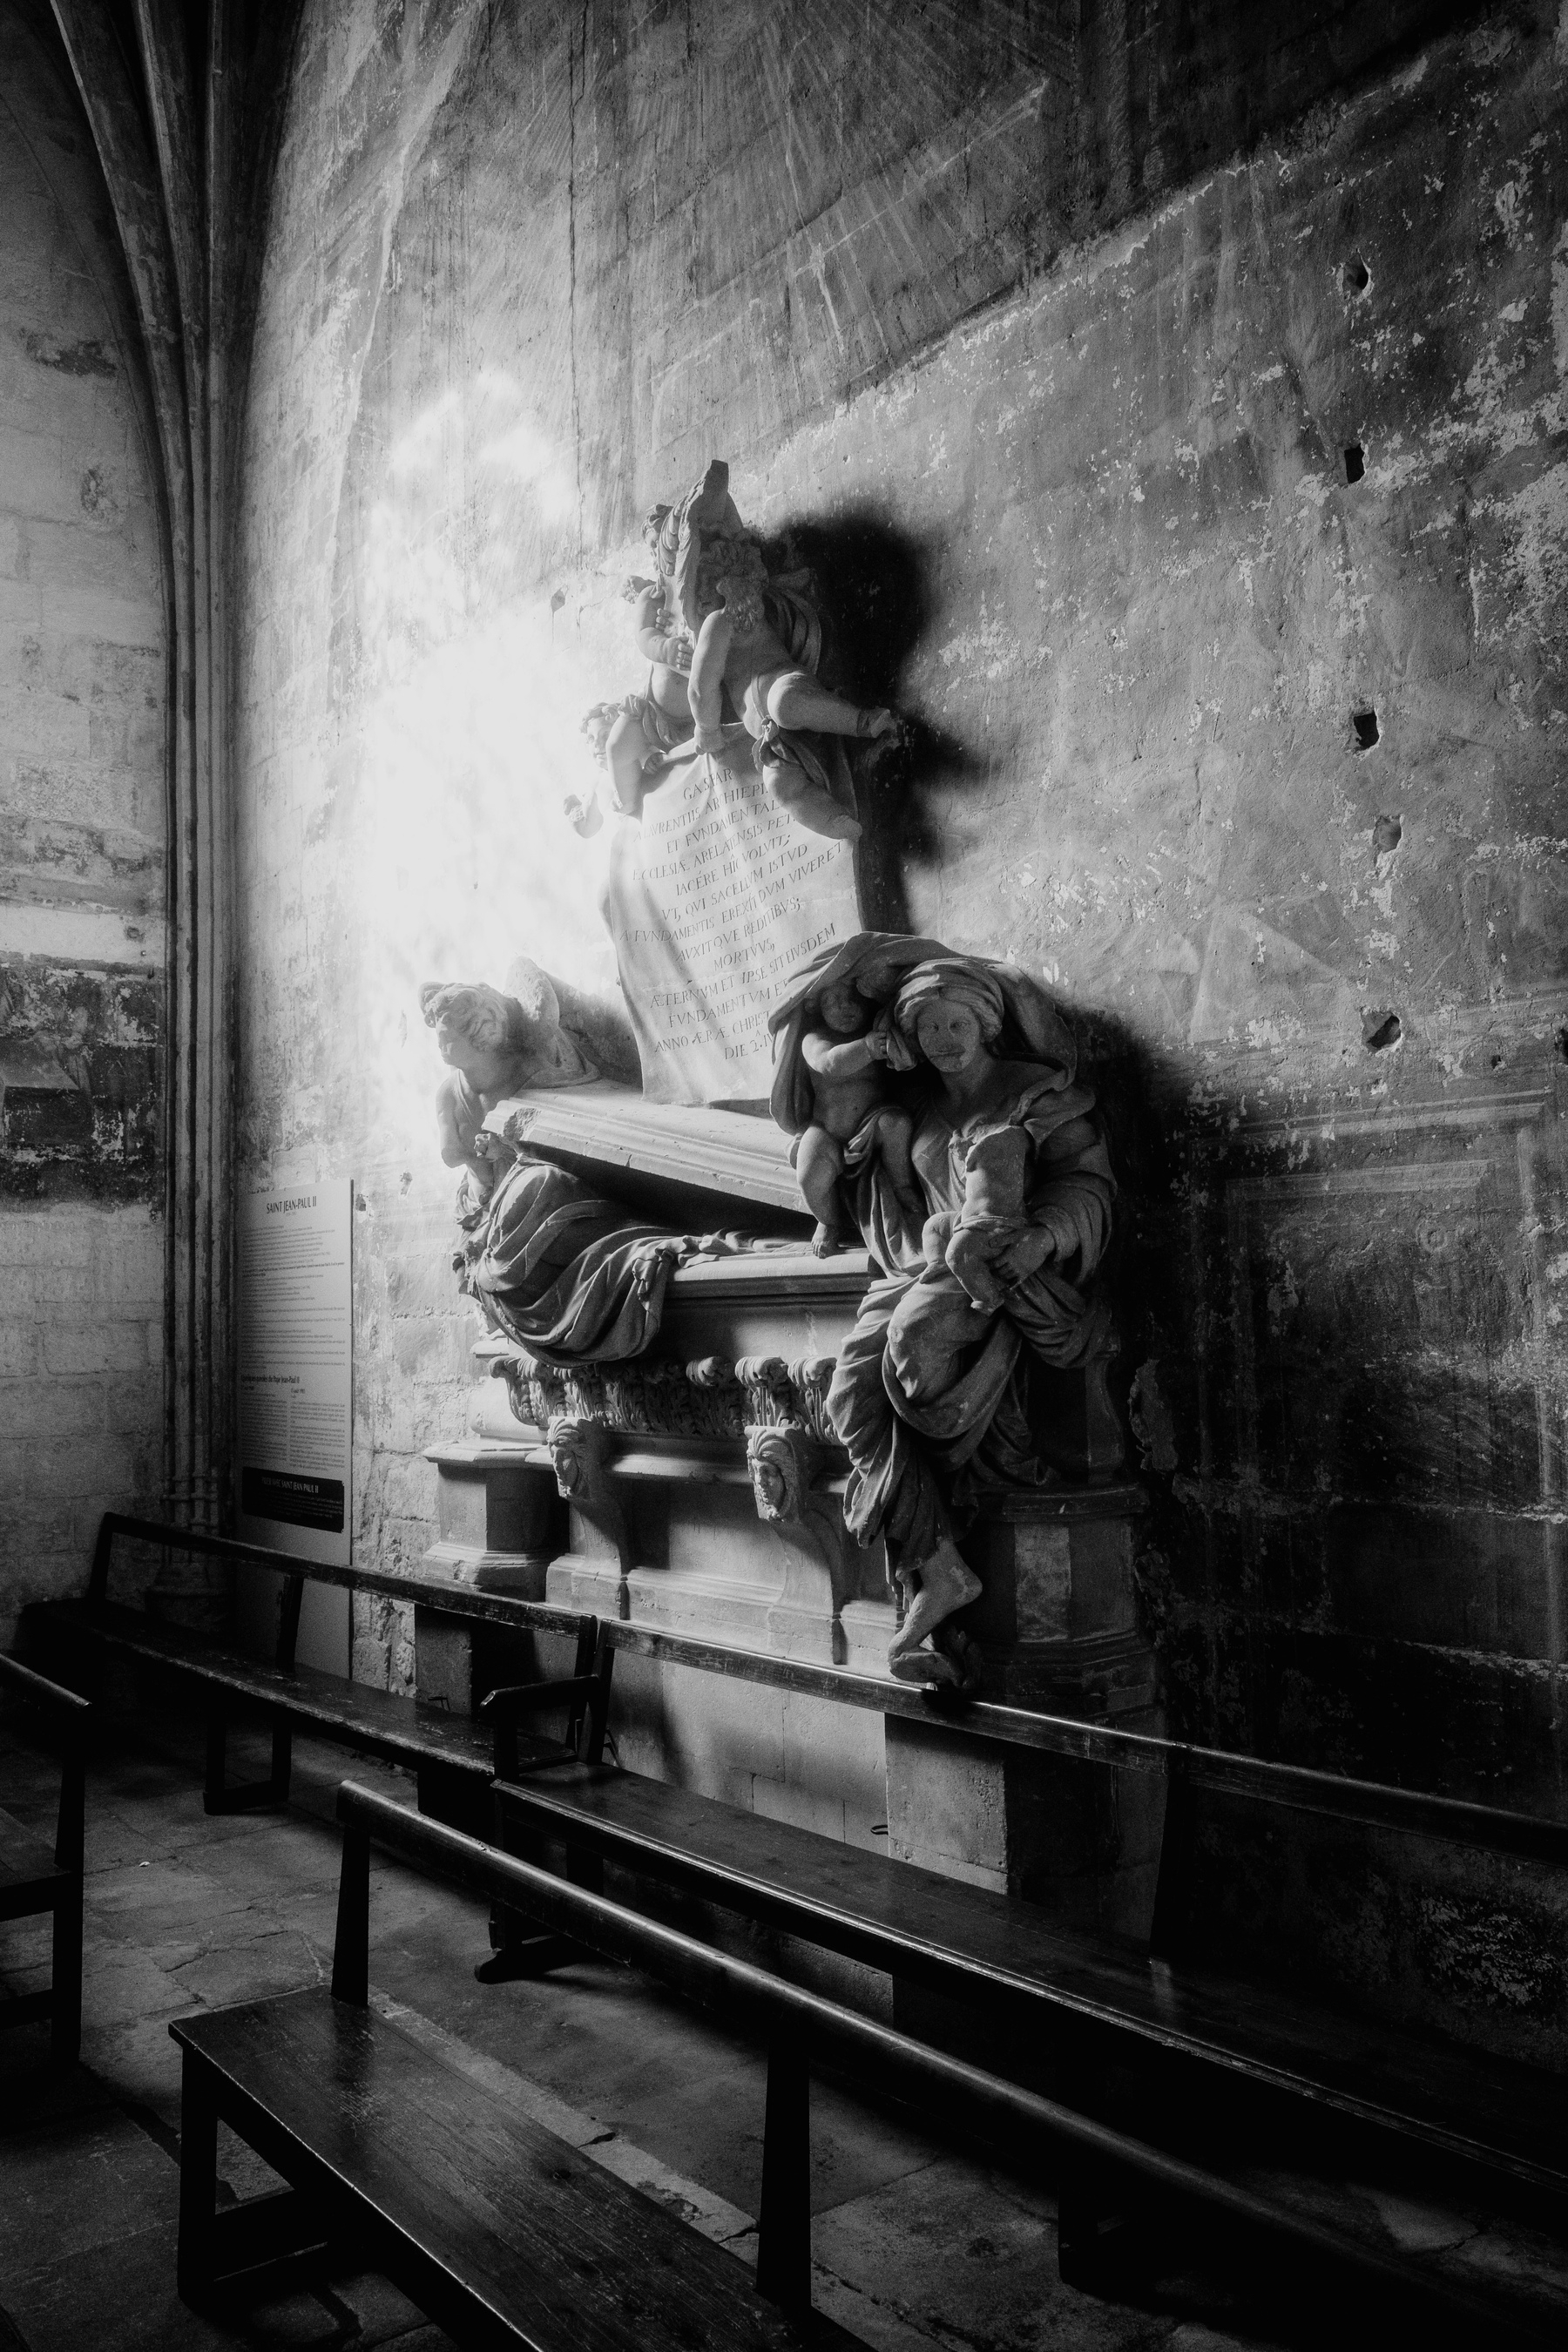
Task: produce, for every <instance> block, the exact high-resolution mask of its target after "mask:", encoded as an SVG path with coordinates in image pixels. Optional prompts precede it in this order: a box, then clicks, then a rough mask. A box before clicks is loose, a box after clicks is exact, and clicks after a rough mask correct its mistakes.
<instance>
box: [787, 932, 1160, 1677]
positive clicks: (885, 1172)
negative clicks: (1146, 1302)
mask: <svg viewBox="0 0 1568 2352" xmlns="http://www.w3.org/2000/svg"><path fill="white" fill-rule="evenodd" d="M829 991H831V992H835V994H836V995H837V996H838V997H842V995H843V994H844V992H849V993H851V994H853V995H855V996H857V997H858V998H859V1000H860V1001H861V1002H862V1003H865V1004H866V1005H868V1007H870V1008H874V1013H873V1017H872V1019H871V1022H870V1026H869V1029H868V1032H867V1034H868V1035H871V1036H874V1037H876V1038H877V1039H878V1041H879V1044H878V1048H877V1050H876V1058H877V1059H878V1060H879V1061H880V1062H882V1063H884V1064H885V1066H886V1068H887V1071H888V1073H889V1081H888V1085H889V1101H895V1100H896V1101H897V1102H898V1103H899V1104H900V1106H901V1108H902V1109H903V1111H904V1112H905V1113H906V1114H907V1118H908V1121H909V1126H908V1129H907V1130H905V1132H907V1135H908V1146H907V1150H908V1158H907V1161H906V1159H905V1151H904V1145H903V1139H902V1134H900V1144H899V1148H898V1150H896V1152H895V1154H894V1155H893V1160H892V1164H891V1165H889V1160H888V1158H887V1157H886V1156H885V1155H884V1154H883V1152H882V1151H881V1150H879V1138H878V1135H877V1133H875V1132H873V1133H872V1134H870V1135H868V1136H867V1137H866V1138H865V1139H863V1145H862V1148H861V1150H860V1153H859V1157H858V1160H856V1159H855V1158H854V1157H853V1156H852V1154H851V1151H850V1150H848V1149H846V1150H845V1152H844V1155H843V1157H844V1167H843V1170H842V1171H841V1174H840V1176H839V1179H838V1183H839V1190H840V1196H841V1208H842V1213H843V1214H844V1215H845V1216H846V1217H848V1216H851V1215H852V1217H853V1221H854V1223H855V1224H856V1225H857V1226H858V1229H859V1231H860V1234H861V1235H862V1237H863V1239H864V1241H865V1244H866V1247H867V1249H868V1252H869V1253H870V1255H871V1257H872V1259H873V1261H874V1262H875V1266H876V1269H877V1278H876V1279H875V1280H874V1281H873V1282H872V1285H871V1286H870V1289H869V1290H868V1292H867V1295H866V1298H865V1302H864V1304H863V1306H862V1307H861V1310H860V1314H859V1316H858V1319H857V1322H856V1325H855V1328H854V1330H853V1331H852V1332H851V1334H850V1336H849V1338H848V1339H847V1341H846V1342H845V1344H844V1347H843V1349H841V1351H840V1354H839V1358H838V1364H837V1371H836V1373H835V1376H834V1380H833V1385H832V1387H831V1389H830V1391H829V1392H828V1400H827V1409H828V1412H829V1415H830V1417H831V1419H832V1422H833V1425H834V1428H835V1430H836V1431H837V1434H838V1436H839V1438H840V1439H841V1441H842V1442H843V1444H844V1445H845V1447H846V1448H847V1452H848V1454H849V1460H850V1478H849V1486H848V1491H847V1496H846V1498H845V1517H846V1519H847V1523H848V1525H849V1527H850V1528H852V1530H853V1531H854V1533H855V1535H856V1536H857V1537H858V1539H859V1541H860V1542H861V1543H862V1544H867V1543H869V1542H870V1541H871V1540H872V1539H873V1538H874V1537H876V1536H878V1535H881V1536H883V1537H885V1538H886V1539H887V1543H888V1552H889V1563H890V1566H891V1568H892V1570H893V1573H894V1574H895V1575H896V1576H897V1578H898V1580H899V1582H900V1586H901V1588H902V1591H903V1597H904V1602H905V1608H904V1616H903V1622H902V1624H901V1625H900V1630H899V1633H898V1636H897V1638H896V1640H895V1641H894V1643H893V1644H892V1647H891V1650H890V1651H889V1667H890V1669H891V1671H892V1672H893V1674H894V1675H897V1676H899V1677H900V1679H901V1680H904V1681H910V1682H920V1683H928V1684H933V1685H940V1684H951V1685H960V1686H965V1687H973V1683H974V1680H975V1678H976V1676H975V1669H974V1665H973V1658H972V1656H971V1655H970V1654H969V1648H968V1644H967V1643H965V1641H964V1639H963V1635H962V1634H961V1633H958V1632H957V1630H956V1629H955V1628H954V1626H953V1624H952V1620H953V1619H954V1617H955V1616H956V1615H957V1613H958V1612H960V1611H962V1610H963V1608H964V1607H965V1606H966V1605H967V1604H968V1603H969V1602H970V1601H973V1600H975V1599H976V1598H977V1597H978V1595H979V1592H980V1582H979V1580H978V1578H977V1577H976V1576H975V1574H974V1572H973V1570H972V1569H971V1568H970V1567H969V1566H968V1564H967V1562H966V1561H965V1560H964V1559H963V1556H962V1555H961V1553H960V1552H959V1550H958V1548H957V1545H956V1543H955V1541H954V1539H953V1510H954V1507H955V1503H956V1502H959V1501H960V1500H961V1499H962V1496H963V1495H964V1494H965V1493H968V1492H972V1491H973V1489H974V1488H976V1487H980V1486H1016V1485H1020V1484H1023V1485H1029V1484H1034V1483H1037V1480H1038V1479H1039V1477H1040V1475H1042V1474H1041V1472H1040V1470H1039V1467H1038V1462H1037V1453H1036V1447H1035V1444H1034V1441H1033V1438H1032V1434H1031V1431H1030V1427H1029V1422H1028V1417H1027V1413H1026V1391H1025V1381H1024V1373H1025V1371H1026V1365H1027V1361H1028V1359H1029V1357H1030V1356H1031V1355H1032V1356H1033V1357H1035V1358H1037V1360H1039V1361H1040V1362H1041V1363H1043V1364H1046V1365H1048V1366H1050V1367H1052V1368H1054V1369H1057V1370H1067V1369H1070V1368H1072V1367H1074V1366H1078V1365H1080V1364H1082V1363H1084V1362H1086V1361H1087V1360H1088V1359H1089V1357H1090V1356H1091V1355H1092V1354H1094V1353H1096V1352H1098V1351H1102V1350H1103V1349H1104V1347H1105V1344H1106V1340H1107V1337H1108V1332H1109V1322H1110V1317H1109V1310H1108V1307H1106V1304H1105V1302H1104V1301H1103V1299H1101V1298H1100V1297H1097V1296H1096V1294H1095V1291H1094V1288H1093V1284H1092V1277H1093V1275H1094V1272H1095V1269H1096V1267H1097V1266H1098V1265H1099V1263H1100V1259H1101V1257H1102V1256H1103V1255H1104V1252H1105V1249H1106V1246H1107V1244H1108V1243H1109V1240H1110V1218H1111V1204H1112V1202H1113V1201H1114V1199H1115V1193H1116V1185H1115V1181H1114V1179H1113V1177H1112V1174H1111V1170H1110V1157H1109V1154H1108V1152H1107V1150H1106V1146H1105V1138H1104V1131H1103V1127H1102V1123H1101V1120H1100V1116H1099V1113H1098V1111H1097V1109H1096V1107H1095V1099H1094V1096H1093V1094H1092V1093H1091V1092H1090V1091H1089V1088H1088V1087H1082V1086H1079V1084H1078V1083H1077V1059H1078V1057H1077V1049H1076V1045H1075V1043H1074V1040H1073V1036H1072V1033H1071V1031H1070V1029H1069V1028H1068V1024H1067V1023H1066V1021H1065V1020H1064V1019H1063V1017H1062V1015H1061V1014H1060V1013H1059V1012H1058V1009H1057V1007H1056V1005H1055V1004H1054V1003H1053V1002H1052V1001H1051V999H1050V997H1049V996H1048V995H1047V992H1046V991H1045V990H1044V989H1043V988H1042V987H1041V986H1040V985H1039V984H1038V982H1035V981H1033V980H1031V979H1030V978H1029V977H1028V976H1027V974H1026V973H1024V972H1022V971H1017V970H1016V969H1015V968H1014V967H1013V966H1011V965H1008V964H1002V963H995V962H993V961H989V960H988V959H986V958H984V957H978V956H959V955H953V954H951V953H950V952H949V951H948V950H946V949H945V948H944V947H942V945H941V943H940V942H939V941H937V940H906V939H899V938H895V937H893V936H891V935H889V934H886V933H879V932H862V933H860V934H859V935H858V937H857V938H856V939H853V940H847V941H845V942H844V943H843V945H842V946H840V947H839V948H837V950H833V951H832V952H831V953H829V954H827V955H826V956H824V957H821V958H819V959H817V960H816V962H814V963H813V964H811V965H809V966H808V967H806V969H805V971H802V972H801V973H800V974H798V975H797V977H796V979H795V982H794V984H793V985H792V987H791V989H790V991H789V992H788V993H787V995H786V996H785V997H784V1000H783V1002H782V1003H780V1004H779V1005H778V1006H777V1007H776V1008H775V1010H774V1013H773V1032H774V1037H775V1065H774V1068H775V1076H774V1086H773V1115H774V1117H775V1118H777V1119H778V1121H779V1123H780V1124H781V1125H782V1126H784V1127H785V1128H786V1129H790V1130H791V1131H792V1132H795V1133H796V1134H805V1132H807V1131H808V1130H809V1128H810V1125H811V1120H812V1116H813V1111H814V1094H813V1082H812V1076H811V1065H810V1062H809V1059H808V1057H807V1055H806V1051H805V1046H806V1041H807V1039H808V1038H809V1037H810V1036H811V1035H812V1034H813V1033H814V1030H815V1029H816V1026H817V1025H818V1024H819V1023H820V1020H821V1004H822V999H823V996H824V993H825V992H829ZM878 1124H879V1120H877V1119H874V1120H873V1121H872V1122H871V1125H872V1126H873V1128H874V1129H875V1128H876V1127H877V1125H878ZM909 1171H912V1177H913V1182H912V1186H911V1184H910V1177H909ZM814 1206H815V1203H814ZM817 1213H818V1215H819V1219H820V1214H821V1213H820V1211H818V1212H817Z"/></svg>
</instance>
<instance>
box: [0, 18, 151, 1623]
mask: <svg viewBox="0 0 1568 2352" xmlns="http://www.w3.org/2000/svg"><path fill="white" fill-rule="evenodd" d="M135 352H136V338H135V329H134V325H133V322H132V316H131V310H130V302H129V292H128V289H127V288H126V285H125V282H124V272H123V264H122V262H121V259H120V256H119V248H118V245H117V242H116V237H115V232H114V226H113V222H112V219H111V216H110V210H109V201H108V196H107V194H106V193H105V190H104V188H103V184H102V180H101V178H100V173H99V170H98V164H97V161H96V158H95V156H94V154H93V150H92V143H91V139H90V136H89V131H88V128H87V124H86V121H85V120H84V118H83V117H82V114H81V111H80V109H79V104H78V101H77V98H76V93H75V90H74V89H73V88H72V86H71V82H70V78H69V73H68V68H67V66H66V62H65V58H64V56H63V54H62V53H61V52H60V51H59V49H58V46H57V44H56V42H55V39H54V36H53V33H52V28H51V26H50V21H49V16H48V11H47V7H39V6H37V5H31V0H0V1087H3V1089H4V1094H3V1099H0V1640H4V1639H7V1638H8V1629H9V1626H10V1624H11V1622H12V1621H13V1618H14V1615H15V1612H16V1610H17V1609H19V1608H20V1607H21V1606H22V1604H23V1603H24V1602H25V1601H28V1600H32V1599H36V1598H38V1597H40V1596H42V1595H45V1594H47V1593H50V1592H58V1591H70V1590H73V1589H77V1588H79V1585H80V1583H81V1580H82V1579H83V1576H84V1575H85V1571H86V1566H87V1561H88V1558H89V1552H90V1549H91V1540H92V1533H93V1529H94V1527H95V1525H96V1522H97V1519H98V1517H99V1514H100V1512H101V1511H102V1510H104V1509H105V1508H107V1507H111V1506H112V1507H119V1508H121V1509H124V1508H128V1507H136V1506H137V1505H138V1504H139V1503H141V1504H143V1505H145V1504H146V1503H148V1502H150V1501H151V1500H152V1499H153V1498H154V1497H155V1496H156V1494H157V1491H158V1487H159V1484H160V1476H161V1466H160V1465H161V1459H162V1444H163V1383H162V1376H161V1372H160V1370H159V1367H160V1364H161V1361H162V1354H163V1214H162V1198H163V1173H162V1168H163V1159H162V1093H163V1077H162V1068H161V1061H160V1055H161V1045H162V1038H163V952H164V945H163V841H164V805H163V800H164V763H163V733H164V712H165V701H166V684H165V672H166V657H165V643H164V627H163V584H162V580H161V576H160V563H159V555H158V546H159V539H158V523H157V516H156V513H155V509H154V506H153V488H152V482H153V472H152V467H151V465H150V462H149V455H148V443H147V440H146V437H145V429H144V415H143V413H142V403H141V397H140V390H139V383H138V379H137V376H136V373H135V371H136V369H137V366H138V364H139V363H138V362H137V360H136V357H135Z"/></svg>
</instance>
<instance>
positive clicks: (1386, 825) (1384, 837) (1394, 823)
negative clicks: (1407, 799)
mask: <svg viewBox="0 0 1568 2352" xmlns="http://www.w3.org/2000/svg"><path fill="white" fill-rule="evenodd" d="M1404 838H1405V827H1404V826H1403V825H1402V824H1400V822H1399V819H1398V818H1397V817H1396V816H1380V817H1379V818H1378V820H1377V823H1376V824H1374V825H1373V829H1372V845H1373V850H1374V851H1375V852H1376V854H1377V856H1379V857H1386V856H1388V853H1389V851H1390V850H1391V849H1397V848H1398V846H1399V845H1400V843H1401V842H1402V841H1403V840H1404Z"/></svg>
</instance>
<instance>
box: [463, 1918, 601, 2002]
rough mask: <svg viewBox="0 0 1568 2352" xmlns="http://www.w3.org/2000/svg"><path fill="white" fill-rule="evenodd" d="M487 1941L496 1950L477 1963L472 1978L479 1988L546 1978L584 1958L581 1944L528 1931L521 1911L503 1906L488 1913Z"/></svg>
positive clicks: (568, 1939) (526, 1922)
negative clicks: (519, 1980) (524, 1979)
mask: <svg viewBox="0 0 1568 2352" xmlns="http://www.w3.org/2000/svg"><path fill="white" fill-rule="evenodd" d="M490 1941H491V1943H492V1944H493V1945H494V1946H495V1949H494V1951H493V1952H491V1954H490V1956H489V1959H488V1960H476V1961H475V1963H474V1976H475V1978H476V1979H477V1981H478V1982H479V1983H480V1984H513V1983H515V1982H516V1981H517V1980H518V1979H520V1978H522V1977H542V1976H547V1975H548V1974H549V1972H550V1970H551V1969H563V1968H565V1967H566V1966H567V1965H568V1964H569V1962H571V1961H573V1960H581V1959H584V1958H586V1957H587V1954H586V1952H585V1950H584V1946H583V1945H581V1944H574V1942H573V1940H572V1938H571V1937H570V1936H551V1935H544V1934H542V1933H541V1932H540V1930H539V1929H538V1928H537V1927H530V1926H529V1924H528V1921H527V1920H526V1919H525V1918H524V1917H523V1916H522V1914H521V1912H520V1911H509V1910H508V1908H507V1906H506V1905H505V1904H504V1903H497V1904H495V1905H493V1906H491V1910H490Z"/></svg>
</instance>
